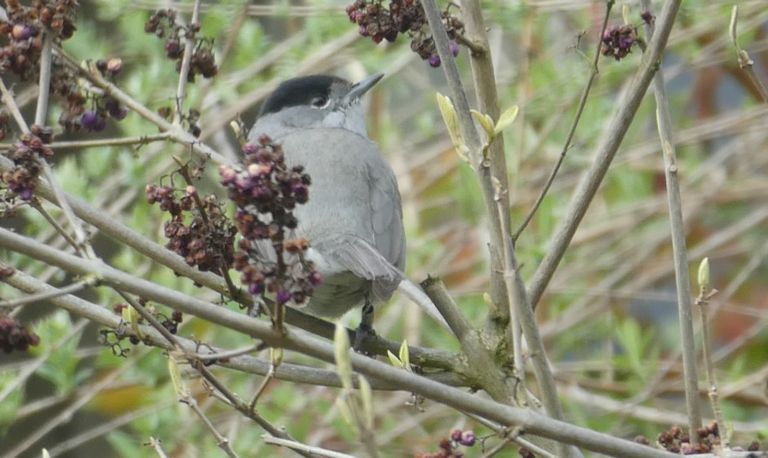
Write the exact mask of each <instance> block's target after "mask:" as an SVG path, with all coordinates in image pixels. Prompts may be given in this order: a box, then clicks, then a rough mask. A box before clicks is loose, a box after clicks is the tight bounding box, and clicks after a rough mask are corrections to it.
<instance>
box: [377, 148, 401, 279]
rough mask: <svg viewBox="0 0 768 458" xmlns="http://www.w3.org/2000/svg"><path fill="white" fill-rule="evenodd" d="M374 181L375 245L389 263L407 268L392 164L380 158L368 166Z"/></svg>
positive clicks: (397, 191)
mask: <svg viewBox="0 0 768 458" xmlns="http://www.w3.org/2000/svg"><path fill="white" fill-rule="evenodd" d="M369 174H370V180H371V181H370V182H371V215H372V218H371V219H372V220H371V225H372V227H373V236H374V246H375V247H376V250H377V251H378V252H379V253H381V254H382V255H383V256H384V257H385V258H386V259H387V261H389V262H390V263H391V264H392V265H394V266H395V267H397V268H398V270H400V271H403V270H404V269H405V231H404V229H403V209H402V204H401V200H400V191H399V190H398V188H397V180H396V178H395V174H394V172H393V171H392V169H391V168H390V167H389V164H386V163H385V162H384V160H383V159H382V158H381V157H380V156H379V157H378V158H377V160H374V161H373V164H372V165H371V167H369Z"/></svg>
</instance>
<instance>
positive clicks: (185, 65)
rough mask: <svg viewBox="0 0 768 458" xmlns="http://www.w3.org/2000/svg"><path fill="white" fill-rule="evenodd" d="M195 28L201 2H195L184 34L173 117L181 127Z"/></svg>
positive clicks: (197, 26) (197, 23)
mask: <svg viewBox="0 0 768 458" xmlns="http://www.w3.org/2000/svg"><path fill="white" fill-rule="evenodd" d="M195 28H197V29H198V30H199V28H200V0H195V5H194V6H193V7H192V20H191V21H190V22H189V24H188V25H187V27H186V29H185V32H184V55H183V56H182V57H181V68H180V69H179V84H178V86H177V87H176V113H175V114H174V116H173V124H175V125H177V126H178V125H180V124H181V118H182V110H183V108H184V89H185V88H186V86H187V80H188V78H189V64H190V62H191V61H192V51H193V48H194V47H195V32H194V30H195Z"/></svg>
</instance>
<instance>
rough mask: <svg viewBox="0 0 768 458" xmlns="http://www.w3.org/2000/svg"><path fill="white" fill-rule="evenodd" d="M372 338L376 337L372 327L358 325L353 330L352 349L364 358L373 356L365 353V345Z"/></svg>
mask: <svg viewBox="0 0 768 458" xmlns="http://www.w3.org/2000/svg"><path fill="white" fill-rule="evenodd" d="M374 337H376V331H374V330H373V327H371V326H370V325H367V324H365V323H360V324H359V325H358V326H357V329H355V341H354V342H353V343H352V349H353V350H355V352H357V353H360V354H362V355H365V356H371V355H373V353H369V352H367V351H365V343H366V342H367V341H368V340H370V339H372V338H374Z"/></svg>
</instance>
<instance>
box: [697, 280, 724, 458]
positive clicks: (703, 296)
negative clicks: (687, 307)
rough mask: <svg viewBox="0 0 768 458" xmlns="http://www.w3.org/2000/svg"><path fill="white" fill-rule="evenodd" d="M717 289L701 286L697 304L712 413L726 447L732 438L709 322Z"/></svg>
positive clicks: (721, 441) (721, 442) (721, 440)
mask: <svg viewBox="0 0 768 458" xmlns="http://www.w3.org/2000/svg"><path fill="white" fill-rule="evenodd" d="M717 292H718V291H717V290H716V289H713V290H711V291H707V289H706V288H703V287H702V288H701V290H700V291H699V296H698V297H697V298H696V305H698V306H699V308H700V310H701V338H702V345H701V347H702V353H703V355H704V368H705V369H706V372H707V384H708V385H709V390H708V394H709V401H710V403H711V404H712V413H713V414H714V416H715V422H717V433H718V436H719V437H720V444H721V445H722V447H723V448H724V449H726V450H727V449H728V448H729V447H730V439H729V437H728V431H726V429H725V420H724V418H723V409H722V408H721V407H720V394H719V391H718V387H717V376H716V375H715V363H714V361H713V360H712V333H711V329H710V326H711V325H710V323H709V301H710V299H712V297H713V296H714V295H715V294H717Z"/></svg>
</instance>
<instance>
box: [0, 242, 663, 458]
mask: <svg viewBox="0 0 768 458" xmlns="http://www.w3.org/2000/svg"><path fill="white" fill-rule="evenodd" d="M0 247H3V248H7V249H13V250H14V251H15V252H18V253H20V254H24V255H26V256H30V257H32V258H35V259H39V260H41V261H44V262H47V263H50V264H53V265H57V266H59V267H61V268H64V269H65V270H67V271H70V272H72V273H79V274H84V273H90V272H92V271H93V270H99V269H100V270H101V271H102V278H103V280H104V282H105V283H106V284H111V285H118V286H119V288H120V289H121V290H123V291H126V292H128V293H131V294H135V295H138V296H141V297H143V298H145V299H147V300H150V301H155V302H158V303H161V304H165V305H167V306H169V307H172V308H174V309H176V310H179V311H181V312H182V313H186V314H190V315H194V316H198V317H200V318H202V319H205V320H207V321H210V322H213V323H217V324H220V325H222V326H225V327H226V328H228V329H231V330H232V331H235V332H240V333H244V334H246V335H249V336H252V337H253V338H256V339H261V340H263V341H264V342H265V344H267V345H270V346H277V347H283V348H285V349H287V350H293V351H297V352H300V353H302V354H305V355H308V356H311V357H314V358H318V359H320V360H323V361H326V362H333V361H334V360H335V351H334V350H335V349H334V346H333V345H332V344H331V343H329V342H327V341H325V340H323V339H320V338H317V337H314V336H311V335H308V334H307V333H303V332H298V331H296V330H295V329H292V328H287V330H288V332H287V333H286V334H282V333H280V332H278V331H276V330H275V329H274V328H273V327H272V326H271V324H269V323H265V322H264V321H262V320H258V319H255V318H252V317H248V316H244V315H243V314H242V313H237V312H235V311H232V310H229V309H227V308H224V307H219V306H216V305H215V304H212V303H210V302H206V301H203V300H201V299H199V298H197V297H192V296H189V295H186V294H183V293H181V292H179V291H176V290H174V289H171V288H167V287H164V286H161V285H157V284H155V283H152V282H149V281H146V280H142V279H137V278H135V277H133V276H132V275H128V274H126V273H124V272H121V271H119V270H117V269H114V268H112V267H108V266H105V265H103V263H101V262H99V261H93V260H87V259H83V258H79V257H77V256H74V255H71V254H68V253H64V252H61V251H59V250H55V249H53V248H50V247H47V246H45V245H43V244H41V243H39V242H36V241H34V240H31V239H28V238H26V237H23V236H20V235H18V234H14V233H13V232H11V231H9V230H7V229H4V228H0ZM97 263H98V264H100V266H96V264H97ZM12 278H13V277H11V279H12ZM349 357H350V361H351V364H352V369H353V370H355V371H357V372H359V373H360V374H362V375H365V376H368V377H372V378H376V379H379V380H381V381H384V382H388V383H392V384H394V385H397V386H399V387H400V389H402V390H405V391H412V392H414V393H417V394H420V395H422V396H424V397H427V398H429V399H433V400H435V401H437V402H440V403H444V404H446V405H449V406H452V407H454V408H457V409H460V410H463V411H467V412H470V413H474V414H477V415H480V416H483V417H486V418H488V419H490V420H493V421H496V422H498V423H500V424H502V425H505V426H513V425H516V426H522V427H523V428H524V429H525V430H526V431H527V432H529V433H531V434H533V435H538V436H542V437H547V438H549V439H553V440H556V441H561V442H564V443H568V444H573V445H576V446H579V447H583V448H586V449H588V450H592V451H595V452H598V453H603V454H608V455H618V456H623V457H627V458H634V457H637V458H650V457H669V458H672V457H675V456H676V455H674V454H672V453H669V452H665V451H661V450H655V449H652V448H650V447H647V446H644V445H640V444H636V443H633V442H632V441H628V440H624V439H619V438H616V437H613V436H610V435H607V434H603V433H599V432H596V431H593V430H590V429H588V428H582V427H578V426H575V425H572V424H569V423H566V422H563V421H558V420H554V419H551V418H549V417H547V416H544V415H541V414H538V413H536V412H532V411H530V410H527V409H520V408H516V407H511V406H508V405H505V404H502V403H499V402H494V401H491V400H488V399H486V398H483V397H480V396H475V395H472V394H470V393H467V392H465V391H463V390H461V389H457V388H453V387H449V386H446V385H443V384H441V383H438V382H435V381H433V380H429V379H427V378H425V377H421V376H419V375H417V374H414V373H410V372H407V371H404V370H401V369H397V368H395V367H392V366H391V365H389V364H386V363H384V362H381V361H376V360H374V359H371V358H368V357H366V356H363V355H358V354H350V355H349ZM199 370H201V373H203V374H204V371H206V369H205V367H204V366H203V367H202V368H200V369H199Z"/></svg>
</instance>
